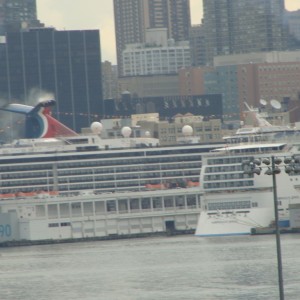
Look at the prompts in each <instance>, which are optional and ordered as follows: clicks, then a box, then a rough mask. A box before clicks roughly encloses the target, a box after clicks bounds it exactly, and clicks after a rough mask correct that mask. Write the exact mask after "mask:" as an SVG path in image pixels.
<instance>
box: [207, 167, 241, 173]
mask: <svg viewBox="0 0 300 300" xmlns="http://www.w3.org/2000/svg"><path fill="white" fill-rule="evenodd" d="M236 171H242V165H233V166H219V167H206V168H205V173H219V172H220V173H224V172H236Z"/></svg>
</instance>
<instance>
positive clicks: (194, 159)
mask: <svg viewBox="0 0 300 300" xmlns="http://www.w3.org/2000/svg"><path fill="white" fill-rule="evenodd" d="M200 161H201V157H200V156H199V155H195V156H186V157H184V158H182V157H181V158H180V157H178V161H176V160H175V161H174V159H172V158H170V159H168V158H165V159H163V160H160V161H154V162H152V163H151V161H147V162H145V161H142V160H137V161H128V160H123V161H122V162H120V161H117V160H116V161H113V162H111V163H108V162H101V161H100V162H95V161H91V162H76V163H75V162H66V163H57V164H56V166H57V168H59V169H62V168H72V169H76V168H90V167H94V168H96V167H107V170H110V169H111V168H112V167H111V166H114V167H115V168H116V169H117V168H118V166H119V168H118V169H121V168H123V169H124V168H125V169H126V170H128V168H130V167H132V166H133V167H134V166H135V167H134V168H136V169H140V168H141V167H139V166H142V168H143V169H146V168H149V169H151V168H155V167H156V168H157V167H158V166H160V167H161V168H166V169H169V168H170V167H172V165H174V164H181V165H184V166H191V165H193V164H194V163H198V164H199V162H200ZM145 165H146V167H145ZM45 169H46V170H49V164H32V165H21V164H17V165H8V166H3V167H1V168H0V172H1V173H3V172H13V171H15V172H16V171H28V170H45Z"/></svg>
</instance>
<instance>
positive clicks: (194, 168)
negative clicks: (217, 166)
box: [0, 162, 201, 180]
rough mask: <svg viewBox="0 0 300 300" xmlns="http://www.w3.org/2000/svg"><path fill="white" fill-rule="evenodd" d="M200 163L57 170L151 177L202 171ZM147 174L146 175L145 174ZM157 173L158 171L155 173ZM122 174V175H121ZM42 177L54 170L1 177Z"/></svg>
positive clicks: (7, 174) (69, 173)
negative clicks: (159, 174) (179, 172)
mask: <svg viewBox="0 0 300 300" xmlns="http://www.w3.org/2000/svg"><path fill="white" fill-rule="evenodd" d="M200 167H201V166H200V163H196V162H195V163H193V164H184V165H178V164H174V165H171V166H168V167H166V166H159V165H155V166H154V165H153V166H150V167H147V166H145V167H143V166H140V167H139V166H136V167H131V168H125V167H122V168H114V169H111V168H110V169H106V168H103V169H102V168H101V169H97V168H92V169H91V168H81V169H68V170H59V171H58V172H57V174H58V176H71V175H96V174H103V175H102V176H107V175H108V174H117V175H116V176H117V177H116V178H118V174H124V175H125V176H127V177H128V176H130V175H132V174H136V173H137V172H138V173H139V174H140V176H141V177H149V175H150V176H151V174H153V173H152V172H151V171H157V172H163V174H167V173H170V172H176V171H179V170H180V171H181V172H182V173H183V172H184V174H188V173H195V172H196V173H198V174H199V173H200ZM143 174H145V176H144V175H143ZM155 174H157V173H155ZM121 176H122V175H121ZM37 177H39V178H41V177H45V178H46V177H47V178H51V177H53V172H52V171H44V172H40V171H36V172H32V171H30V172H22V173H19V172H18V173H15V172H14V173H2V174H1V175H0V178H1V179H2V180H6V179H21V178H37Z"/></svg>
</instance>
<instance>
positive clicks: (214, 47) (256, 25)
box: [203, 0, 287, 63]
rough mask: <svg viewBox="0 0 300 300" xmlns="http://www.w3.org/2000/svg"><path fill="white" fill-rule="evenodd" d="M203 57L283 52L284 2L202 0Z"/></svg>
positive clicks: (280, 0) (272, 0)
mask: <svg viewBox="0 0 300 300" xmlns="http://www.w3.org/2000/svg"><path fill="white" fill-rule="evenodd" d="M203 9H204V14H203V25H204V31H205V33H204V34H205V43H206V57H207V60H208V62H209V63H212V61H213V57H214V56H218V55H227V54H237V53H249V52H262V51H263V52H265V51H274V50H285V49H286V47H287V28H286V26H285V25H284V0H251V1H249V0H231V1H228V0H203Z"/></svg>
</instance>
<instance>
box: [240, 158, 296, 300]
mask: <svg viewBox="0 0 300 300" xmlns="http://www.w3.org/2000/svg"><path fill="white" fill-rule="evenodd" d="M281 163H282V159H281V158H278V157H274V156H271V160H270V159H269V158H263V159H262V160H260V159H257V158H256V159H253V160H248V161H244V162H243V163H242V165H243V166H244V174H257V175H260V174H261V171H262V167H260V166H261V164H264V165H266V166H268V167H267V170H266V171H265V174H266V175H272V181H273V199H274V215H275V233H276V249H277V268H278V285H279V297H280V298H279V299H280V300H284V288H283V276H282V260H281V244H280V228H279V217H278V200H277V183H276V175H277V174H279V173H280V172H281V170H280V168H279V167H278V166H279V165H280V164H281ZM299 163H300V158H299V157H286V158H284V164H285V172H286V173H287V174H291V173H300V166H299V165H298V164H299Z"/></svg>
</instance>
